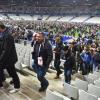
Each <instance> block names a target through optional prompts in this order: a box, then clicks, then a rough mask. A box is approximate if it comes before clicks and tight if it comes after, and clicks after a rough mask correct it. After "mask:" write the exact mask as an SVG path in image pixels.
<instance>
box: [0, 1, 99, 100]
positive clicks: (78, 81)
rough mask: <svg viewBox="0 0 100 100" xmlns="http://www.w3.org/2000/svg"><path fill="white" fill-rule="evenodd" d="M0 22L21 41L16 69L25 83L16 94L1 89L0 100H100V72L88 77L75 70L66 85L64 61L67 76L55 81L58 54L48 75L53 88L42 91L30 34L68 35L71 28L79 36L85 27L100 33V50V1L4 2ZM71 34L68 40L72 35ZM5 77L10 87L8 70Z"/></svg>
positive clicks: (1, 5)
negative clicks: (55, 65)
mask: <svg viewBox="0 0 100 100" xmlns="http://www.w3.org/2000/svg"><path fill="white" fill-rule="evenodd" d="M0 22H2V23H4V25H5V26H7V27H9V29H10V31H11V32H12V34H13V33H14V34H13V36H14V39H15V42H16V41H17V42H16V43H15V47H16V51H17V55H18V62H17V63H16V64H15V67H16V70H17V73H18V76H19V78H20V81H21V89H20V91H18V92H16V93H13V94H10V93H8V90H7V89H1V88H0V100H100V69H99V71H94V72H92V73H89V74H87V75H82V73H81V71H79V70H77V69H75V70H77V72H75V70H73V74H72V75H71V77H72V80H71V84H67V83H65V82H64V61H65V60H64V59H60V61H61V63H60V68H61V71H62V72H63V73H62V74H61V76H60V78H59V79H54V77H55V75H56V70H55V68H54V59H55V58H54V55H53V60H52V62H51V63H50V67H49V69H48V72H47V73H46V76H45V77H46V78H47V79H48V81H49V87H48V89H47V90H46V92H38V89H39V85H40V83H39V81H38V80H37V74H36V73H35V71H34V70H33V68H32V63H33V60H32V50H33V47H31V40H30V39H29V40H27V36H28V35H27V33H28V32H31V33H32V36H33V33H35V32H36V31H38V32H39V31H42V32H43V31H45V33H46V32H47V34H48V33H49V32H51V31H53V32H54V34H55V33H57V32H59V33H61V32H63V34H64V32H65V31H66V30H68V28H69V27H71V28H72V27H74V28H75V32H76V31H77V33H78V32H80V30H81V28H82V29H84V30H85V29H87V31H86V32H87V33H89V32H90V31H89V32H88V30H90V29H91V33H93V32H94V33H98V34H99V35H98V37H97V38H98V41H97V43H98V46H97V48H98V47H99V49H100V0H0ZM52 27H53V28H52ZM55 27H56V28H55ZM66 27H67V28H66ZM83 27H85V28H83ZM74 28H72V29H71V32H73V30H74ZM78 29H79V31H78ZM69 30H70V28H69ZM68 32H69V31H68ZM68 32H67V31H66V32H65V33H66V34H67V33H68ZM71 32H69V33H68V34H69V35H68V37H70V36H72V35H70V33H71ZM17 34H18V35H17ZM64 35H65V34H64ZM76 37H77V36H75V39H76ZM95 37H96V36H95ZM97 38H96V39H97ZM71 39H72V38H71ZM93 40H94V41H95V38H93ZM54 47H55V45H53V44H52V48H54ZM99 53H100V52H99ZM99 57H100V56H99ZM99 66H100V62H99ZM5 74H6V77H7V79H6V81H7V83H6V85H8V84H9V82H10V81H11V78H10V77H9V75H8V73H7V71H6V70H5ZM11 87H12V86H11Z"/></svg>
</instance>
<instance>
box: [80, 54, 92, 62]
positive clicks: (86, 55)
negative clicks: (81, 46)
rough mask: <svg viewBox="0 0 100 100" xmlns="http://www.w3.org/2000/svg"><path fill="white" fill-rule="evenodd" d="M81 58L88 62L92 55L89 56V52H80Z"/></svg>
mask: <svg viewBox="0 0 100 100" xmlns="http://www.w3.org/2000/svg"><path fill="white" fill-rule="evenodd" d="M81 59H82V61H83V62H84V63H86V64H90V63H91V60H92V57H91V54H90V53H89V52H83V53H81Z"/></svg>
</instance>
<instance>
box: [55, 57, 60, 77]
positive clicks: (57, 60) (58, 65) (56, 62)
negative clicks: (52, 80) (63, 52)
mask: <svg viewBox="0 0 100 100" xmlns="http://www.w3.org/2000/svg"><path fill="white" fill-rule="evenodd" d="M54 67H55V69H56V71H57V76H59V75H60V73H61V72H62V71H61V70H60V60H59V59H55V61H54Z"/></svg>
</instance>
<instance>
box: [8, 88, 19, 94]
mask: <svg viewBox="0 0 100 100" xmlns="http://www.w3.org/2000/svg"><path fill="white" fill-rule="evenodd" d="M19 90H20V89H16V88H14V89H12V90H10V91H9V93H16V92H18V91H19Z"/></svg>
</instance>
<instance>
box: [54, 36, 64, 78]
mask: <svg viewBox="0 0 100 100" xmlns="http://www.w3.org/2000/svg"><path fill="white" fill-rule="evenodd" d="M55 40H56V47H55V49H54V53H55V59H54V67H55V69H56V71H57V74H56V77H55V79H58V78H59V76H60V74H62V71H61V69H60V63H61V61H60V57H61V50H62V47H63V43H62V41H61V39H60V37H56V39H55Z"/></svg>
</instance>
